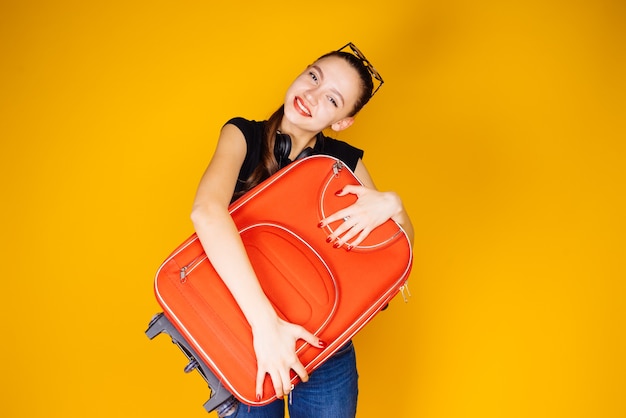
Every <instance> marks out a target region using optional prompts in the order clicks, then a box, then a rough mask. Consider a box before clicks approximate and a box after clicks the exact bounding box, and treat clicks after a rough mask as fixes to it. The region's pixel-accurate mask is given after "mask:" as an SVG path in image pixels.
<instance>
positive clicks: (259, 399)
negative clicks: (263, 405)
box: [256, 394, 261, 402]
mask: <svg viewBox="0 0 626 418" xmlns="http://www.w3.org/2000/svg"><path fill="white" fill-rule="evenodd" d="M256 401H257V402H261V395H259V394H257V395H256Z"/></svg>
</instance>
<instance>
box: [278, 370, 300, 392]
mask: <svg viewBox="0 0 626 418" xmlns="http://www.w3.org/2000/svg"><path fill="white" fill-rule="evenodd" d="M298 363H299V362H298ZM289 370H290V369H287V370H282V371H281V381H282V385H283V386H282V389H283V396H284V395H289V392H291V389H293V383H291V377H290V376H289Z"/></svg>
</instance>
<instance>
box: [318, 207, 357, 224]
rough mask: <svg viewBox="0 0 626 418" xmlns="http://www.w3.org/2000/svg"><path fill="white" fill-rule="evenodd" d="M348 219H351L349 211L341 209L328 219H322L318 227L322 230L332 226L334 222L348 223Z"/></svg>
mask: <svg viewBox="0 0 626 418" xmlns="http://www.w3.org/2000/svg"><path fill="white" fill-rule="evenodd" d="M347 219H350V214H349V213H348V210H347V209H341V210H338V211H337V212H335V213H333V214H331V215H329V216H327V217H326V218H324V219H322V220H321V221H320V223H319V224H318V226H319V227H320V228H323V227H325V226H327V225H328V224H331V223H333V222H336V221H344V222H345V221H346V220H347Z"/></svg>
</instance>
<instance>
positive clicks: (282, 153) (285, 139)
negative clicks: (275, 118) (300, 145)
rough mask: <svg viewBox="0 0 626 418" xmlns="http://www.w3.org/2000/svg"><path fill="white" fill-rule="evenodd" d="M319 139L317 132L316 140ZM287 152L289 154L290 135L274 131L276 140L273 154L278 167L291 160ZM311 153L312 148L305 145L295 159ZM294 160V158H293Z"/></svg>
mask: <svg viewBox="0 0 626 418" xmlns="http://www.w3.org/2000/svg"><path fill="white" fill-rule="evenodd" d="M319 139H320V136H319V134H318V136H317V140H319ZM289 154H291V137H290V136H289V135H287V134H284V133H282V132H280V131H278V132H276V141H275V142H274V156H275V157H276V161H278V166H279V167H281V168H282V167H284V166H286V165H287V164H289V163H290V162H291V160H290V159H289ZM312 154H313V148H311V147H306V148H305V149H303V150H302V152H300V154H298V155H297V156H296V158H295V159H296V160H299V159H300V158H305V157H308V156H309V155H312ZM294 161H295V160H294Z"/></svg>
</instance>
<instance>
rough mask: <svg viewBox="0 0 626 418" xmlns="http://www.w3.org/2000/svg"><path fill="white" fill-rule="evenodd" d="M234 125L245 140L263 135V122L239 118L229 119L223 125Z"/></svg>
mask: <svg viewBox="0 0 626 418" xmlns="http://www.w3.org/2000/svg"><path fill="white" fill-rule="evenodd" d="M229 124H230V125H234V126H236V127H237V128H239V130H240V131H241V132H242V133H243V135H244V136H245V137H246V138H251V137H254V136H258V135H260V134H262V133H263V129H264V127H265V121H257V120H254V119H247V118H244V117H241V116H236V117H234V118H230V119H229V120H228V121H227V122H226V123H225V124H224V125H229Z"/></svg>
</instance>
